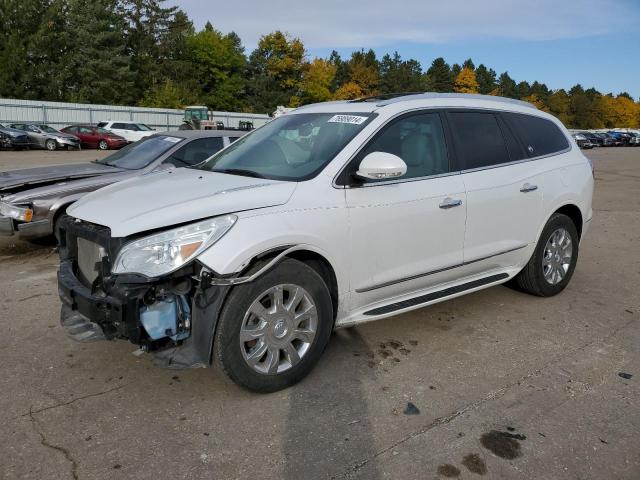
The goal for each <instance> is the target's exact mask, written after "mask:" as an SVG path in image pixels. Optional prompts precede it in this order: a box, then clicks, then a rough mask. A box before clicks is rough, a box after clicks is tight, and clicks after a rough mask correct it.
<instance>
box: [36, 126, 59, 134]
mask: <svg viewBox="0 0 640 480" xmlns="http://www.w3.org/2000/svg"><path fill="white" fill-rule="evenodd" d="M38 127H39V128H40V130H42V131H43V132H47V133H58V131H57V130H56V129H55V128H51V127H50V126H49V125H38Z"/></svg>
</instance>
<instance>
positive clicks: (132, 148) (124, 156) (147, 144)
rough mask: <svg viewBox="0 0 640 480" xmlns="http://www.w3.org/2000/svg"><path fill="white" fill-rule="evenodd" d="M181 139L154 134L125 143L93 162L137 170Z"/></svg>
mask: <svg viewBox="0 0 640 480" xmlns="http://www.w3.org/2000/svg"><path fill="white" fill-rule="evenodd" d="M181 141H182V138H177V137H169V136H166V135H158V136H155V135H154V136H152V137H147V138H145V139H143V140H140V141H138V142H135V143H132V144H130V145H127V146H126V147H124V148H123V149H121V150H118V151H117V152H115V153H112V154H111V155H109V156H108V157H106V158H103V159H100V160H96V161H95V162H96V163H100V164H102V165H109V166H111V167H117V168H124V169H127V170H139V169H141V168H145V167H146V166H148V165H149V164H150V163H151V162H153V161H154V160H155V159H157V158H158V157H159V156H160V155H162V154H163V153H165V152H166V151H167V150H169V149H170V148H171V147H173V146H174V145H176V144H177V143H180V142H181Z"/></svg>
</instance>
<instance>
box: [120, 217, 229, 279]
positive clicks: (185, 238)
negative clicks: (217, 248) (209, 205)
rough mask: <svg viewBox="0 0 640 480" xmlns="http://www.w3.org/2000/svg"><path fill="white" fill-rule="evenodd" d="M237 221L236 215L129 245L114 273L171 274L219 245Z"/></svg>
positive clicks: (149, 237)
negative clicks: (220, 240)
mask: <svg viewBox="0 0 640 480" xmlns="http://www.w3.org/2000/svg"><path fill="white" fill-rule="evenodd" d="M237 219H238V217H236V216H235V215H224V216H222V217H216V218H211V219H209V220H205V221H203V222H198V223H192V224H190V225H185V226H183V227H179V228H174V229H172V230H167V231H166V232H162V233H157V234H155V235H150V236H148V237H145V238H141V239H140V240H136V241H133V242H131V243H128V244H126V245H125V246H124V247H123V248H122V250H120V253H119V254H118V258H116V261H115V263H114V266H113V273H141V274H142V275H146V276H147V277H157V276H160V275H166V274H168V273H171V272H173V271H175V270H177V269H178V268H180V267H182V266H183V265H185V264H186V263H187V262H189V261H190V260H192V259H194V258H195V257H197V256H198V255H199V254H200V253H201V252H203V251H204V250H205V249H207V248H209V247H210V246H211V245H213V244H214V243H216V242H217V241H218V240H219V239H220V238H221V237H222V236H223V235H224V234H225V233H227V232H228V231H229V229H230V228H231V227H232V226H233V224H234V223H236V220H237Z"/></svg>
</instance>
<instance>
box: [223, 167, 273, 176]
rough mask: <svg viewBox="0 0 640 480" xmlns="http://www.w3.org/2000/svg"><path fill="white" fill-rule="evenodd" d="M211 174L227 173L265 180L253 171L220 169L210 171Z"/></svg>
mask: <svg viewBox="0 0 640 480" xmlns="http://www.w3.org/2000/svg"><path fill="white" fill-rule="evenodd" d="M211 171H212V172H218V173H228V174H229V175H242V176H243V177H254V178H267V177H265V176H264V175H261V174H259V173H257V172H254V171H253V170H244V169H242V168H221V169H219V170H211Z"/></svg>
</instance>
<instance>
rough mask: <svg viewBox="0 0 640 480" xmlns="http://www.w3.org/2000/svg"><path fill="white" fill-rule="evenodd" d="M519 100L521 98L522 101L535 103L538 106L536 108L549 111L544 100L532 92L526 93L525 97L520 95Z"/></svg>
mask: <svg viewBox="0 0 640 480" xmlns="http://www.w3.org/2000/svg"><path fill="white" fill-rule="evenodd" d="M520 100H522V101H523V102H529V103H530V104H532V105H535V106H536V107H537V108H538V110H542V111H543V112H548V111H549V109H548V108H547V106H546V105H545V104H544V102H543V101H542V100H540V97H538V95H536V94H535V93H532V94H531V95H527V96H526V97H522V98H521V99H520Z"/></svg>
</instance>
